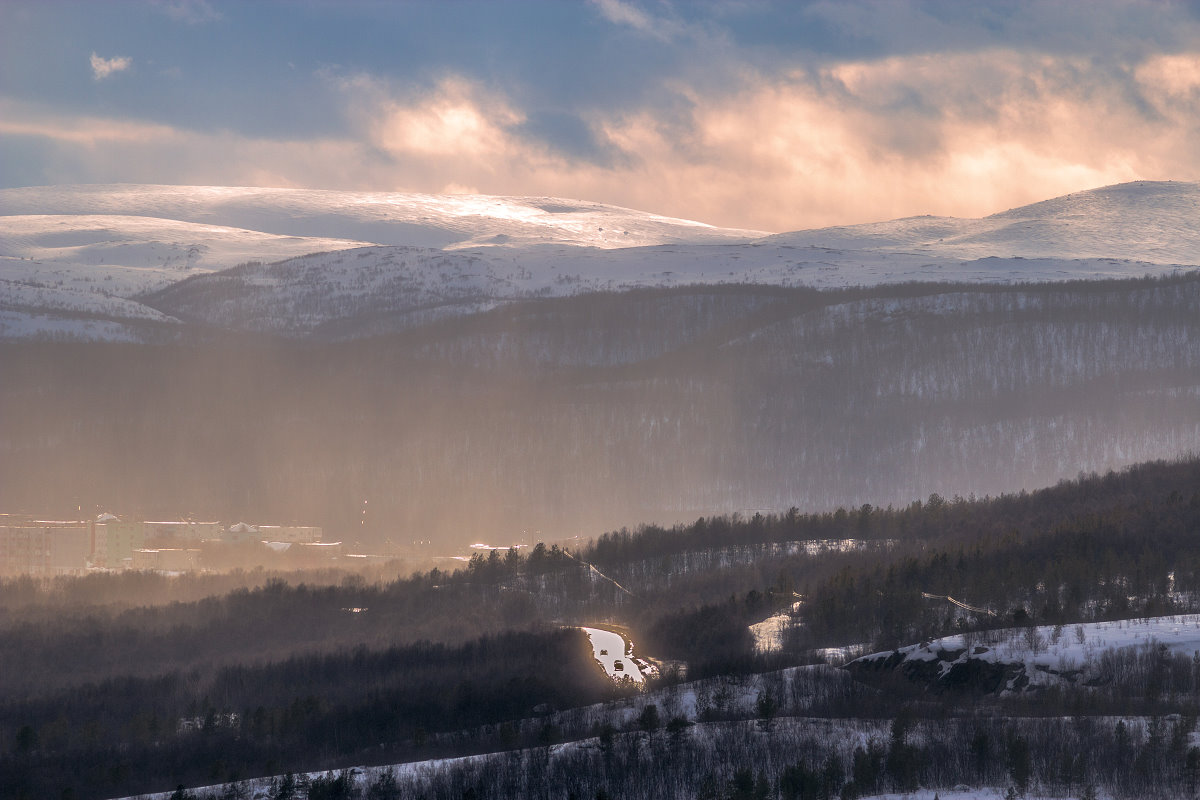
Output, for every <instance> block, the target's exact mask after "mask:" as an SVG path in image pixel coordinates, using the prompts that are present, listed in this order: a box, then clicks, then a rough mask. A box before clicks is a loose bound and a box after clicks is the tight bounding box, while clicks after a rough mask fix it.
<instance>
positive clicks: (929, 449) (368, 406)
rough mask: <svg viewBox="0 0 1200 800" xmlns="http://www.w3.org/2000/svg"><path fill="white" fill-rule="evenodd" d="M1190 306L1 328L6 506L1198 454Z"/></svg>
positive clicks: (491, 526) (1053, 467)
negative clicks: (279, 336) (298, 326)
mask: <svg viewBox="0 0 1200 800" xmlns="http://www.w3.org/2000/svg"><path fill="white" fill-rule="evenodd" d="M1198 306H1200V278H1197V277H1193V276H1186V277H1175V278H1165V279H1153V280H1150V279H1148V280H1136V281H1120V282H1091V283H1087V282H1081V283H1067V284H1043V285H1030V286H1015V287H986V288H982V287H978V286H975V287H967V286H954V285H944V286H943V285H928V284H923V285H907V286H897V287H884V288H876V289H870V290H867V289H860V290H837V291H827V292H822V291H816V290H801V289H778V288H769V287H768V288H764V287H746V286H730V287H715V288H692V289H678V290H645V291H639V292H627V293H623V294H595V295H586V296H580V297H572V298H561V299H552V300H543V301H531V302H529V303H526V304H520V305H516V306H511V307H508V308H505V309H499V310H496V311H494V312H490V313H488V314H481V315H476V316H474V317H470V318H466V319H460V320H457V321H455V322H453V323H450V322H443V323H437V322H434V323H431V324H429V325H426V326H423V327H420V328H418V329H415V330H411V331H408V332H406V333H402V334H392V335H387V336H382V337H376V338H371V339H363V340H356V341H350V342H344V343H329V344H321V343H316V342H293V341H276V340H270V339H251V340H247V339H245V338H244V337H243V338H239V339H237V340H232V339H224V338H222V337H221V336H217V335H216V334H214V335H213V337H212V338H211V339H210V340H209V341H208V342H207V343H203V344H192V345H161V346H147V345H101V344H89V345H72V344H47V343H40V344H39V343H8V344H4V345H0V370H2V371H3V374H4V375H5V378H6V379H5V381H4V382H3V384H2V385H0V452H3V453H4V454H5V457H4V458H3V459H2V460H0V507H3V508H5V509H9V510H21V509H24V510H29V511H33V512H35V513H41V514H73V513H76V511H77V509H79V508H83V509H85V510H91V509H100V510H117V511H121V512H126V513H145V514H179V513H194V514H199V515H202V516H206V517H215V518H220V519H224V520H235V519H241V518H247V517H249V518H255V519H268V518H269V519H277V520H282V519H289V520H291V519H294V520H305V521H308V522H310V523H314V524H320V525H323V526H325V527H326V529H327V530H328V531H329V532H330V535H332V536H333V537H335V538H347V539H365V540H367V541H368V542H379V541H382V540H383V539H384V538H391V539H393V540H394V541H409V540H413V539H431V538H432V539H438V540H440V541H443V542H447V543H450V542H455V543H467V542H473V541H479V540H481V539H488V538H492V539H493V540H497V541H499V543H506V542H510V541H520V540H522V539H524V540H525V541H527V542H528V541H532V540H534V539H536V538H539V537H559V536H568V535H574V534H579V533H583V534H589V535H594V534H595V533H598V532H599V531H602V530H605V529H611V528H615V527H619V526H621V525H627V524H637V523H641V522H647V521H658V522H666V523H671V522H675V521H680V520H689V519H694V518H695V517H697V516H700V515H709V514H713V513H727V512H729V511H731V510H739V509H740V510H749V511H753V510H756V509H762V510H773V511H783V510H785V509H787V508H789V507H791V506H793V505H794V506H799V507H801V508H805V509H833V508H836V507H838V506H845V507H857V506H859V505H861V504H862V503H865V502H870V503H874V504H876V505H883V506H886V505H888V504H896V505H906V504H908V503H909V502H911V501H912V500H913V499H915V498H923V497H926V496H928V495H929V494H930V493H933V492H939V493H941V494H943V495H945V496H953V495H955V494H960V495H962V496H969V495H971V494H975V495H976V496H983V495H986V494H993V495H994V494H997V493H999V492H1002V491H1011V490H1016V489H1019V488H1021V487H1025V486H1035V485H1046V484H1051V483H1054V482H1056V481H1058V480H1060V479H1062V478H1067V477H1074V476H1075V475H1076V474H1077V473H1079V472H1080V471H1083V472H1089V471H1094V470H1100V471H1103V470H1105V469H1108V468H1112V467H1118V466H1121V465H1124V464H1128V463H1133V462H1136V461H1139V460H1143V459H1148V458H1161V457H1174V456H1176V455H1179V454H1182V453H1187V452H1190V451H1193V450H1196V449H1197V448H1198V447H1200V413H1198V411H1200V331H1198V330H1197V326H1198V325H1200V321H1198V320H1197V318H1196V315H1195V313H1194V310H1195V308H1197V307H1198ZM364 500H367V501H368V502H369V508H370V510H371V513H370V515H369V517H368V519H367V524H366V525H365V526H364V525H360V524H359V523H360V522H361V520H360V519H359V517H360V514H361V509H362V506H363V501H364ZM97 513H98V512H97ZM539 532H540V533H539Z"/></svg>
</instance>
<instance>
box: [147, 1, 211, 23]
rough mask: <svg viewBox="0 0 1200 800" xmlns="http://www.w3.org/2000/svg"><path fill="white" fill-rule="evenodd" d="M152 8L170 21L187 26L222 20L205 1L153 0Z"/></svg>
mask: <svg viewBox="0 0 1200 800" xmlns="http://www.w3.org/2000/svg"><path fill="white" fill-rule="evenodd" d="M154 6H155V7H156V8H158V9H160V10H161V11H162V12H163V13H164V14H166V15H167V16H168V17H170V18H171V19H174V20H176V21H177V22H184V23H187V24H188V25H202V24H204V23H206V22H216V21H217V20H219V19H222V14H221V12H220V11H217V10H216V9H215V8H213V7H212V5H210V4H209V3H208V2H207V0H154Z"/></svg>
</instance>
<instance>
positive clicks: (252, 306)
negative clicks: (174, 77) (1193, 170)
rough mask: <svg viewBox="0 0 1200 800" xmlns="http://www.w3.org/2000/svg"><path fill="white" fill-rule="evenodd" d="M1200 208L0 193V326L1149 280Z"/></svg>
mask: <svg viewBox="0 0 1200 800" xmlns="http://www.w3.org/2000/svg"><path fill="white" fill-rule="evenodd" d="M1198 211H1200V184H1195V183H1174V182H1166V183H1151V182H1138V183H1129V184H1121V185H1118V186H1110V187H1105V188H1102V189H1095V190H1091V191H1088V192H1081V193H1078V194H1074V195H1067V196H1064V197H1060V198H1055V199H1052V200H1047V201H1044V202H1041V203H1036V204H1033V205H1030V206H1024V207H1021V208H1016V209H1012V210H1010V211H1006V212H1003V213H1001V214H996V215H993V216H990V217H985V218H982V219H956V218H945V217H914V218H908V219H901V220H893V221H891V222H881V223H872V224H865V225H854V226H843V227H834V228H825V229H820V230H813V231H798V232H793V233H784V234H776V235H763V234H762V233H761V232H757V231H745V230H733V229H722V228H714V227H711V226H708V225H704V224H702V223H697V222H691V221H688V220H679V219H672V218H668V217H662V216H658V215H654V214H648V213H644V212H639V211H633V210H630V209H624V208H619V207H616V206H608V205H602V204H598V203H589V202H581V201H575V200H565V199H561V198H518V197H486V196H478V195H441V196H439V195H414V194H387V193H364V192H332V191H321V190H300V189H254V188H239V187H192V186H139V185H115V186H58V187H32V188H22V189H6V190H0V338H10V339H11V338H26V337H47V336H50V337H65V338H84V339H93V338H96V339H112V338H117V339H120V338H128V339H135V340H136V339H140V338H143V337H144V336H145V331H144V330H143V327H142V326H143V325H144V323H145V322H146V321H148V320H150V321H153V322H155V323H156V324H165V325H166V326H167V329H170V328H171V326H179V325H180V324H181V323H180V320H183V319H186V320H188V321H199V322H204V323H207V324H211V325H216V326H219V327H224V328H231V329H234V330H252V331H263V332H275V333H285V334H288V335H293V336H295V335H308V334H311V333H314V332H321V331H323V330H325V329H327V328H329V327H331V326H332V327H334V328H338V329H339V330H342V331H348V332H349V333H348V334H343V335H351V336H354V335H366V334H369V333H371V332H377V331H380V330H393V329H397V328H403V327H410V326H411V325H413V324H420V323H421V322H424V321H427V320H429V319H431V318H436V317H441V316H446V315H461V314H466V313H473V312H476V311H480V310H485V309H488V308H492V307H495V306H497V305H500V304H503V303H507V302H511V301H515V300H521V299H527V298H531V297H556V296H567V295H575V294H580V293H583V292H591V291H621V290H627V289H632V288H643V287H675V286H685V285H713V284H730V283H746V284H759V285H771V286H785V287H795V286H808V287H819V288H828V287H843V286H854V285H867V286H869V285H879V284H890V283H899V282H905V281H962V282H975V283H1013V282H1022V281H1054V280H1068V279H1086V278H1123V277H1135V276H1136V277H1140V276H1142V275H1146V274H1156V275H1157V274H1167V273H1170V272H1174V271H1176V270H1179V269H1187V268H1192V267H1194V266H1195V265H1200V225H1197V224H1195V223H1196V222H1197V221H1200V214H1198V213H1197V212H1198ZM314 254H320V255H314ZM239 265H242V266H240V267H239ZM235 267H238V268H237V269H235ZM217 273H219V274H217ZM188 278H190V280H187V281H186V282H183V281H184V279H188ZM363 319H369V320H370V322H369V323H363V322H361V321H360V320H363ZM159 330H160V332H161V327H160V329H159Z"/></svg>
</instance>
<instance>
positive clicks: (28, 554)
mask: <svg viewBox="0 0 1200 800" xmlns="http://www.w3.org/2000/svg"><path fill="white" fill-rule="evenodd" d="M89 527H90V526H89V525H88V523H86V522H75V521H69V522H68V521H53V520H32V521H28V522H21V523H16V524H9V525H0V575H46V576H54V575H81V574H83V573H84V572H86V571H87V568H88V560H89V559H90V557H91V555H92V537H91V531H90V530H89Z"/></svg>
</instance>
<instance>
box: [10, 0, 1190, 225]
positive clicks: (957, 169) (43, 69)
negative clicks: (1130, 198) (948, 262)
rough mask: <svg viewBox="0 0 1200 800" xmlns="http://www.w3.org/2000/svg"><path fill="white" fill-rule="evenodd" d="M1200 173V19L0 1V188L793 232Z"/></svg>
mask: <svg viewBox="0 0 1200 800" xmlns="http://www.w3.org/2000/svg"><path fill="white" fill-rule="evenodd" d="M1198 178H1200V3H1169V2H1124V1H1123V2H1117V1H1116V0H1086V1H1085V0H1074V1H1068V0H1057V1H1056V2H1037V1H1036V0H1031V1H1030V2H1015V1H1014V2H993V3H984V2H975V3H972V2H964V0H947V1H946V2H902V1H900V0H896V1H895V2H854V1H853V0H840V1H838V2H828V1H818V2H800V1H799V0H795V1H793V2H769V1H768V0H725V2H705V1H704V0H695V1H694V2H679V1H677V2H666V1H665V0H578V2H575V1H573V0H541V1H540V2H523V1H520V0H493V1H492V2H479V1H475V2H469V1H467V0H458V1H455V0H442V2H416V1H415V0H414V1H412V2H379V1H376V2H356V1H355V0H343V1H342V2H315V1H309V2H301V1H299V0H297V1H296V2H267V1H266V0H257V1H253V0H239V2H217V0H144V2H117V1H115V0H114V1H112V2H108V1H106V0H89V1H88V2H62V1H60V0H0V187H14V186H31V185H44V184H64V183H118V182H119V183H166V184H203V185H250V186H286V187H305V188H322V189H354V190H368V191H398V192H428V193H443V192H451V193H455V192H459V193H461V192H468V193H483V194H499V195H549V196H558V197H568V198H579V199H585V200H593V201H599V202H605V203H613V204H616V205H622V206H628V207H632V208H637V209H641V210H644V211H651V212H655V213H659V214H665V215H669V216H675V217H684V218H688V219H695V220H700V221H703V222H707V223H710V224H713V225H721V226H726V227H740V228H749V229H754V230H763V231H786V230H798V229H804V228H813V227H821V226H826V225H838V224H849V223H857V222H870V221H877V220H885V219H893V218H897V217H904V216H915V215H919V214H936V215H952V216H963V217H978V216H983V215H986V214H990V213H994V212H998V211H1002V210H1005V209H1007V208H1011V207H1014V206H1018V205H1023V204H1025V203H1030V202H1035V201H1038V200H1043V199H1046V198H1049V197H1053V196H1057V195H1061V194H1066V193H1069V192H1073V191H1078V190H1082V189H1088V188H1093V187H1096V186H1103V185H1106V184H1111V183H1118V182H1122V181H1128V180H1136V179H1146V180H1168V179H1171V180H1197V179H1198Z"/></svg>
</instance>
